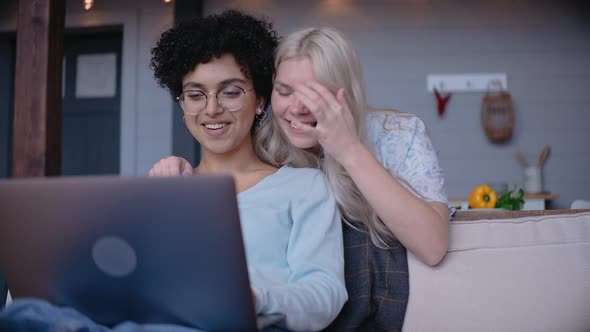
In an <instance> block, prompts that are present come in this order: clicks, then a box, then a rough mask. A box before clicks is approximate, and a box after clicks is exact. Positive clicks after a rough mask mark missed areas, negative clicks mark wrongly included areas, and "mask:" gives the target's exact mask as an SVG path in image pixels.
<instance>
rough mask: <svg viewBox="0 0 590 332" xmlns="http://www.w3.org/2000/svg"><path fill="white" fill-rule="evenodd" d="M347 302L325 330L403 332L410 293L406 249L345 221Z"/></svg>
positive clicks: (396, 242)
mask: <svg viewBox="0 0 590 332" xmlns="http://www.w3.org/2000/svg"><path fill="white" fill-rule="evenodd" d="M343 225H344V226H343V232H344V260H345V278H346V289H347V290H348V302H346V304H345V305H344V308H343V309H342V311H341V312H340V314H339V315H338V317H337V318H336V320H335V321H334V322H333V323H332V324H331V325H330V326H329V327H328V328H327V329H326V331H401V329H402V325H403V322H404V316H405V314H406V307H407V305H408V296H409V292H410V284H409V275H408V260H407V255H406V249H405V248H404V247H403V246H402V245H401V243H399V242H398V241H393V242H392V243H391V244H390V246H391V248H390V249H388V250H384V249H380V248H378V247H376V246H375V245H373V243H372V242H371V237H370V236H369V234H368V233H365V232H360V231H357V230H355V229H353V228H351V227H349V226H347V225H345V224H343Z"/></svg>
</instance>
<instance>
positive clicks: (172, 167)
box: [148, 156, 193, 176]
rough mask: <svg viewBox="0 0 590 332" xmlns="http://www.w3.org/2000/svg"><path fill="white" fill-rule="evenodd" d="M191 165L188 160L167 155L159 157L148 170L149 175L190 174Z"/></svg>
mask: <svg viewBox="0 0 590 332" xmlns="http://www.w3.org/2000/svg"><path fill="white" fill-rule="evenodd" d="M192 170H193V169H192V166H191V165H190V163H189V162H188V161H186V160H185V159H183V158H180V157H174V156H172V157H168V158H164V159H161V160H160V161H158V163H156V164H155V165H154V166H153V167H152V168H151V169H150V171H149V172H148V175H149V176H180V175H192Z"/></svg>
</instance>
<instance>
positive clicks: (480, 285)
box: [403, 213, 590, 331]
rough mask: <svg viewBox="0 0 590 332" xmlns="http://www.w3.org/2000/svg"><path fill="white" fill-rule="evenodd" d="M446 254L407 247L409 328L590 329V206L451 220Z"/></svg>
mask: <svg viewBox="0 0 590 332" xmlns="http://www.w3.org/2000/svg"><path fill="white" fill-rule="evenodd" d="M450 232H451V233H450V237H451V239H450V247H449V252H448V253H447V256H446V257H445V259H444V260H443V262H442V263H441V264H439V265H438V266H436V267H434V268H433V267H428V266H426V265H424V264H423V263H421V262H420V261H418V259H417V258H416V257H414V256H413V255H412V254H408V267H409V273H410V298H409V302H408V308H407V311H406V318H405V322H404V328H403V330H404V331H590V213H579V214H565V215H552V216H535V217H524V218H518V219H501V220H479V221H471V222H452V223H451V228H450Z"/></svg>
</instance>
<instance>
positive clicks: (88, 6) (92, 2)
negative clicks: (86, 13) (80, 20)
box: [84, 0, 94, 10]
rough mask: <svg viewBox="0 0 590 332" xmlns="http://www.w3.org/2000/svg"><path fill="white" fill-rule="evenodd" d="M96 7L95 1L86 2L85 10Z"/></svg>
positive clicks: (86, 0)
mask: <svg viewBox="0 0 590 332" xmlns="http://www.w3.org/2000/svg"><path fill="white" fill-rule="evenodd" d="M92 6H94V0H84V9H85V10H90V9H91V8H92Z"/></svg>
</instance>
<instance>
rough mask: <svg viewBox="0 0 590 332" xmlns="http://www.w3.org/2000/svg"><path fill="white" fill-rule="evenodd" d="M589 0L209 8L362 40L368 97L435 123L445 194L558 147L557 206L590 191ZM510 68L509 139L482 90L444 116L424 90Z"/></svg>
mask: <svg viewBox="0 0 590 332" xmlns="http://www.w3.org/2000/svg"><path fill="white" fill-rule="evenodd" d="M576 3H580V4H581V3H582V2H581V1H564V3H563V2H557V1H526V0H520V1H512V0H510V1H509V0H487V1H459V0H421V1H414V0H397V1H394V0H387V1H386V0H382V1H378V0H371V1H360V0H339V1H336V0H331V1H329V0H321V1H320V0H317V1H316V0H306V1H296V2H295V1H286V0H272V1H271V0H257V1H253V0H237V1H228V0H225V1H224V0H216V1H206V6H205V13H212V12H218V11H220V10H223V9H226V8H229V7H234V8H241V9H245V10H247V11H249V12H251V13H254V14H262V15H266V16H268V17H270V18H271V19H272V21H273V22H274V23H275V27H276V28H277V29H278V30H279V33H280V34H281V35H285V34H287V33H289V32H292V31H293V30H295V29H298V28H300V27H305V26H325V25H328V26H334V27H336V28H337V29H339V30H341V31H343V32H344V33H345V34H346V35H347V36H348V37H349V39H350V40H351V41H352V43H353V44H354V46H355V47H356V49H357V51H358V53H359V55H360V58H361V61H362V64H363V67H364V71H365V79H366V81H367V86H368V95H369V100H370V102H371V103H372V104H374V105H376V106H381V107H390V108H397V109H399V110H402V111H405V112H412V113H415V114H417V115H418V116H420V117H421V118H422V119H423V120H424V121H425V122H426V124H427V125H428V126H429V128H430V131H431V137H432V139H433V141H434V144H435V146H436V147H437V148H438V150H439V158H440V161H441V164H442V166H443V168H444V170H445V174H446V177H447V192H448V194H449V196H468V195H469V193H470V192H471V190H472V189H473V188H474V187H475V186H477V185H479V184H481V183H485V182H502V181H503V182H507V183H508V184H516V185H519V186H522V182H523V181H522V180H523V174H522V173H523V172H522V169H521V167H520V166H519V164H518V162H517V159H516V155H515V145H516V144H518V145H520V146H521V147H522V148H523V150H524V151H525V153H526V154H527V157H528V158H529V162H531V163H533V162H535V160H536V158H537V156H538V153H539V152H540V150H541V148H542V147H543V145H544V144H550V145H551V146H552V148H553V153H552V155H551V157H550V158H549V160H548V161H547V163H546V167H545V170H544V177H545V189H546V190H549V191H551V192H554V193H558V194H560V195H561V199H559V200H558V201H556V202H554V204H553V207H554V208H555V207H560V208H565V207H569V205H570V204H571V202H572V200H573V199H575V198H580V197H586V198H587V199H588V198H590V189H589V188H590V172H588V171H587V169H588V168H589V166H590V145H589V143H590V93H588V92H587V91H588V86H590V60H589V59H590V15H589V14H588V10H587V9H586V8H579V7H578V5H576ZM477 72H504V73H507V74H508V86H509V90H510V93H511V94H512V97H513V100H514V106H515V112H516V118H517V121H516V132H515V134H514V137H513V140H512V142H511V143H510V144H506V145H493V144H490V143H488V141H487V140H486V138H485V136H484V134H483V131H482V129H481V125H480V120H479V116H480V106H481V99H482V97H483V93H469V94H456V95H454V96H453V97H452V98H451V101H450V104H449V107H448V109H447V112H446V115H445V117H444V118H443V119H440V118H438V116H437V115H436V108H435V102H434V97H433V96H432V95H431V94H428V93H427V91H426V75H427V74H431V73H477Z"/></svg>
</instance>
